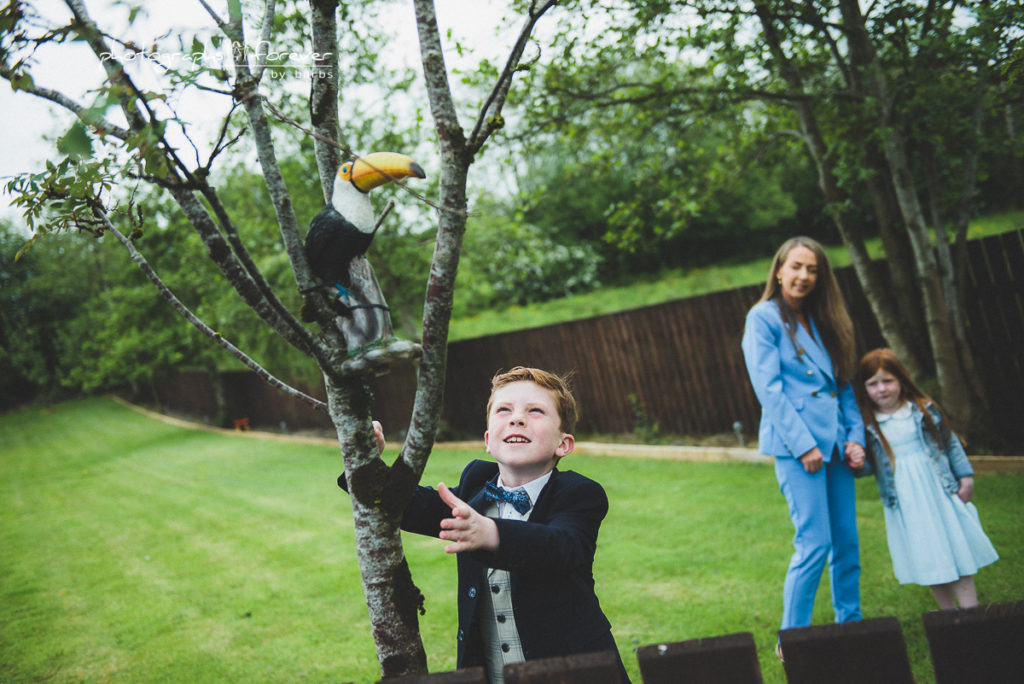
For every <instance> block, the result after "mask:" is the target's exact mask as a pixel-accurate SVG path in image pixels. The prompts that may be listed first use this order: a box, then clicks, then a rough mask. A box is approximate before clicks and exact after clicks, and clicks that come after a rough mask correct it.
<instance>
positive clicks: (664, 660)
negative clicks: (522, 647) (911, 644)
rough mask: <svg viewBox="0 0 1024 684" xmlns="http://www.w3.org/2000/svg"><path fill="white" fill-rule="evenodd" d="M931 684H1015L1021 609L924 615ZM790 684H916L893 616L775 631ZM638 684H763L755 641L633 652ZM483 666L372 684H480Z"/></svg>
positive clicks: (517, 677) (550, 677) (570, 671)
mask: <svg viewBox="0 0 1024 684" xmlns="http://www.w3.org/2000/svg"><path fill="white" fill-rule="evenodd" d="M921 620H922V622H923V623H924V631H925V634H926V635H927V638H928V646H929V654H930V655H931V663H932V669H933V671H934V673H935V682H936V684H1016V683H1017V682H1020V681H1021V672H1022V668H1024V602H1016V603H1001V604H993V605H981V606H976V607H973V608H966V609H963V610H936V611H931V612H928V613H925V614H924V615H922V616H921ZM779 640H780V643H781V648H782V653H783V654H784V656H785V663H784V669H785V673H786V681H787V682H788V684H820V683H821V682H829V683H830V684H875V683H876V682H885V683H886V684H914V676H913V673H912V671H911V666H910V658H909V657H908V655H907V645H906V640H905V639H904V638H903V628H902V627H901V625H900V623H899V621H898V620H897V619H896V618H894V617H880V618H871V619H867V620H855V621H852V622H845V623H843V624H829V625H814V626H811V627H798V628H795V629H787V630H783V631H781V632H779ZM636 657H637V661H638V665H639V666H640V677H641V681H642V682H643V684H688V683H691V682H692V683H693V684H762V682H763V681H764V677H763V676H762V672H761V666H760V663H759V662H758V659H757V648H756V644H755V643H754V636H753V634H751V633H750V632H740V633H736V634H726V635H722V636H714V637H706V638H703V639H691V640H688V641H677V642H668V643H660V644H650V645H646V646H640V647H639V648H637V649H636ZM618 668H619V664H618V658H617V657H616V656H615V654H614V653H611V652H602V653H589V654H576V655H571V656H562V657H556V658H546V659H541V660H532V661H529V660H528V661H526V662H522V663H515V664H511V665H506V666H505V667H504V668H503V671H502V674H503V675H504V679H505V681H506V682H509V684H513V683H515V684H620V682H621V678H620V675H619V669H618ZM486 682H487V677H486V676H485V675H484V670H483V668H482V667H471V668H466V669H463V670H455V671H451V672H438V673H435V674H429V675H412V676H407V677H394V678H391V679H383V680H380V681H379V682H378V683H377V684H486Z"/></svg>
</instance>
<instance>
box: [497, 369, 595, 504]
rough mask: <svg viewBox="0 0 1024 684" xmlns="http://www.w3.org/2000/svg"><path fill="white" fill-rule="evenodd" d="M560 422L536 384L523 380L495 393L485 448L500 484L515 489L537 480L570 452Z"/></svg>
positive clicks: (549, 398)
mask: <svg viewBox="0 0 1024 684" xmlns="http://www.w3.org/2000/svg"><path fill="white" fill-rule="evenodd" d="M561 422H562V420H561V417H560V416H559V415H558V408H557V407H556V406H555V400H554V397H553V396H552V395H551V392H549V391H548V390H546V389H544V388H543V387H541V386H540V385H538V384H537V383H534V382H529V381H525V380H524V381H521V382H512V383H509V384H507V385H505V386H503V387H499V388H498V389H497V390H495V392H494V396H493V397H492V400H491V412H490V415H488V417H487V432H485V433H484V444H485V445H487V453H489V454H491V456H493V457H494V460H495V461H497V462H498V469H499V470H500V471H501V480H502V482H503V483H505V484H506V485H508V486H511V487H517V486H519V485H521V484H524V483H526V482H529V481H531V480H536V479H537V478H538V477H540V476H542V475H544V474H545V473H547V472H548V471H549V470H551V469H552V468H554V467H555V463H557V462H558V459H559V458H561V457H562V456H565V455H566V454H568V453H569V452H570V451H572V448H573V446H574V445H575V440H574V439H573V436H572V435H569V434H566V433H564V432H562V429H561Z"/></svg>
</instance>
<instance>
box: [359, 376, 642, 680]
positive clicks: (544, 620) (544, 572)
mask: <svg viewBox="0 0 1024 684" xmlns="http://www.w3.org/2000/svg"><path fill="white" fill-rule="evenodd" d="M576 419H577V410H576V400H575V399H574V398H573V396H572V393H571V392H570V391H569V388H568V387H567V385H566V382H565V380H564V379H562V378H560V377H558V376H557V375H554V374H552V373H549V372H547V371H543V370H539V369H535V368H523V367H516V368H513V369H512V370H510V371H508V372H507V373H499V374H498V375H496V376H494V378H493V379H492V381H491V397H490V400H489V401H488V403H487V432H485V433H484V444H485V445H486V448H487V452H488V453H489V454H491V456H493V457H494V460H495V462H494V463H492V462H489V461H480V460H475V461H472V462H471V463H470V464H469V465H468V466H466V468H465V470H463V472H462V477H461V479H460V480H459V484H458V486H457V487H453V488H450V489H449V488H448V487H446V486H445V485H444V483H441V484H438V486H437V490H436V491H435V490H434V489H432V488H429V487H419V488H418V490H417V492H416V494H415V495H414V496H413V499H412V502H411V503H410V504H409V506H408V508H406V510H405V514H404V517H403V519H402V529H404V530H407V531H410V532H416V533H419V534H425V535H429V536H434V537H440V538H441V539H445V540H447V541H449V542H450V543H449V544H448V545H447V546H446V547H445V551H446V552H447V553H456V554H458V558H457V565H458V578H459V589H458V604H459V631H458V661H457V662H458V667H459V668H464V667H471V666H474V665H483V666H484V668H485V669H486V671H487V674H488V677H489V678H490V681H491V682H492V683H498V682H501V681H502V667H504V665H505V664H507V663H515V662H521V661H523V660H534V659H539V658H550V657H555V656H565V655H570V654H574V653H591V652H595V651H613V652H615V653H616V655H618V649H617V648H616V646H615V641H614V639H613V638H612V633H611V625H610V624H609V622H608V619H607V618H606V617H605V615H604V613H603V612H602V611H601V606H600V604H599V603H598V600H597V595H596V594H595V593H594V577H593V564H594V551H595V549H596V546H597V533H598V528H599V527H600V525H601V520H602V519H604V516H605V514H606V513H607V512H608V498H607V496H606V495H605V493H604V489H603V488H602V487H601V485H599V484H598V483H596V482H594V481H593V480H590V479H588V478H586V477H583V476H582V475H579V474H577V473H574V472H572V471H564V472H563V471H560V470H558V469H557V468H556V467H555V466H556V465H557V463H558V461H559V459H561V458H562V457H564V456H566V455H568V454H569V453H570V452H571V451H572V449H573V446H574V445H575V440H574V438H573V436H572V434H571V433H572V431H573V430H574V429H575V426H576ZM382 439H383V438H382V437H381V436H380V432H379V431H378V442H379V444H380V445H381V448H383V441H382ZM619 668H620V671H621V677H622V680H623V681H624V682H628V681H629V680H628V678H627V676H626V671H625V668H623V667H622V662H621V659H620V661H619Z"/></svg>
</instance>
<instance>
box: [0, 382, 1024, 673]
mask: <svg viewBox="0 0 1024 684" xmlns="http://www.w3.org/2000/svg"><path fill="white" fill-rule="evenodd" d="M0 444H2V447H0V681H26V680H30V681H39V680H49V681H56V682H68V681H76V682H78V681H87V682H133V683H135V682H229V681H231V682H233V681H246V682H281V681H287V682H299V681H306V682H360V683H361V682H374V681H376V679H377V676H378V669H377V663H376V656H375V652H374V647H373V643H372V640H371V638H370V635H369V625H368V619H367V614H366V605H365V601H364V598H363V594H362V588H361V585H360V581H359V571H358V568H357V564H356V558H355V542H354V537H353V532H352V521H351V512H350V508H349V503H348V498H347V496H346V495H345V494H344V493H342V492H341V491H340V490H338V489H337V487H336V486H335V483H334V480H335V478H336V476H337V474H338V472H339V468H340V457H339V455H338V453H337V449H336V448H334V447H329V446H308V445H302V444H295V443H283V442H277V441H271V440H263V439H252V438H248V437H244V436H236V435H231V434H228V435H223V434H213V433H209V432H203V431H197V430H188V429H183V428H179V427H174V426H171V425H166V424H164V423H161V422H158V421H154V420H152V419H149V418H147V417H144V416H141V415H138V414H136V413H134V412H132V411H130V410H128V409H125V408H123V407H120V406H118V405H117V404H115V403H114V402H112V401H109V400H106V399H88V400H81V401H76V402H70V403H66V404H60V405H57V406H54V407H51V408H45V409H32V410H28V411H24V412H20V413H14V414H9V415H5V416H0ZM473 456H474V454H473V453H472V452H467V451H440V450H439V451H438V452H436V453H435V454H434V456H433V457H432V459H431V461H430V465H429V466H428V469H427V473H426V476H425V482H426V483H429V484H436V483H437V482H438V481H439V480H444V481H446V482H453V481H455V480H457V478H458V475H459V473H460V472H461V469H462V466H463V465H464V464H465V462H466V460H467V459H468V458H471V457H473ZM564 465H565V467H566V468H570V469H573V470H577V471H579V472H582V473H584V474H586V475H588V476H590V477H593V478H595V479H597V480H598V481H600V482H601V483H603V484H604V485H605V488H606V489H607V491H608V495H609V498H610V501H611V511H610V513H609V515H608V518H607V519H606V521H605V523H604V525H603V527H602V531H601V538H600V542H599V547H598V553H597V561H596V567H595V574H596V578H597V584H598V594H599V596H600V597H601V601H602V605H603V607H604V609H605V612H606V613H607V614H608V616H609V618H610V619H611V621H612V624H613V626H614V631H615V636H616V639H617V641H618V643H619V646H620V648H621V650H622V655H623V658H624V660H625V662H626V665H627V668H628V669H629V671H630V675H631V676H632V677H633V680H634V681H635V682H639V681H640V675H639V670H638V668H637V665H636V657H635V655H634V653H633V649H634V648H636V647H637V646H641V645H647V644H651V643H659V642H665V641H676V640H683V639H690V638H697V637H707V636H715V635H721V634H728V633H733V632H741V631H750V632H753V634H754V638H755V641H756V642H757V645H758V649H759V655H760V658H761V667H762V671H763V674H764V678H765V681H766V682H768V683H773V682H783V681H785V677H784V675H783V671H782V667H781V666H780V665H779V664H778V663H777V662H776V661H775V659H774V656H773V655H772V646H773V643H774V633H775V629H776V628H777V623H778V620H779V616H780V613H781V608H782V607H781V594H782V579H783V575H784V573H785V568H786V564H787V562H788V557H789V554H790V548H791V547H790V537H791V535H792V532H791V527H790V524H789V520H788V517H787V514H786V510H785V504H784V503H783V500H782V497H781V495H780V494H779V493H778V491H777V487H776V484H775V480H774V475H773V472H772V469H771V468H770V467H767V466H764V465H755V464H707V463H675V462H666V461H635V460H626V459H617V458H594V457H590V458H585V457H583V456H570V457H569V458H568V459H567V460H566V462H565V464H564ZM858 487H859V491H858V494H859V495H860V499H859V504H858V513H859V515H860V529H861V543H862V558H861V561H862V565H863V575H862V583H861V586H862V593H863V607H864V612H865V615H866V616H867V617H880V616H888V615H891V616H896V617H897V618H899V620H900V623H901V625H902V627H903V631H904V635H905V637H906V640H907V643H908V648H909V651H910V657H911V661H912V664H913V667H914V673H915V676H916V677H917V680H918V682H929V681H933V676H932V672H931V665H930V661H929V657H928V651H927V644H926V641H925V638H924V634H923V629H922V626H921V614H922V613H924V612H925V611H928V610H932V609H933V608H934V604H933V600H932V598H931V594H930V592H929V591H928V590H927V589H926V588H923V587H900V586H899V585H897V584H896V582H895V580H894V579H893V578H892V574H891V568H890V565H889V558H888V551H887V549H886V545H885V533H884V525H883V522H882V510H881V504H880V503H879V502H878V496H877V493H876V490H875V488H874V483H873V482H872V481H863V482H860V483H859V484H858ZM975 501H976V502H977V504H978V508H979V510H980V512H981V516H982V520H983V522H984V524H985V527H986V530H987V531H988V533H989V535H990V537H991V538H992V541H993V543H994V544H995V546H996V548H997V549H998V550H999V552H1000V555H1001V556H1002V558H1001V560H1000V561H999V562H997V563H996V564H995V565H993V566H990V567H988V568H985V569H983V570H982V571H981V572H980V573H979V575H978V578H977V583H978V588H979V593H980V598H981V600H982V601H983V602H986V603H995V602H1004V601H1014V600H1021V599H1024V579H1022V578H1024V575H1022V572H1021V570H1022V567H1024V535H1022V534H1021V533H1022V523H1021V501H1024V475H983V476H979V477H978V479H977V488H976V498H975ZM405 548H406V553H407V555H408V557H409V563H410V566H411V568H412V571H413V576H414V578H415V580H416V582H417V584H418V585H419V587H420V588H421V589H422V591H423V593H424V594H425V595H426V598H427V602H426V608H427V613H426V615H425V616H424V617H423V618H422V622H421V627H422V632H423V639H424V643H425V646H426V649H427V653H428V657H429V663H430V669H431V670H432V671H443V670H448V669H452V668H454V664H455V663H454V659H455V637H454V632H455V624H456V621H455V596H454V592H455V562H454V558H453V557H449V556H447V555H446V554H445V553H444V552H443V551H442V543H441V542H440V541H438V540H434V539H428V538H424V537H415V536H408V537H407V538H406V543H405ZM828 605H829V601H828V585H827V580H826V581H825V582H823V584H822V588H821V593H820V595H819V600H818V607H817V610H816V613H815V622H821V623H824V622H828V621H830V619H831V616H830V612H831V611H830V609H829V608H828Z"/></svg>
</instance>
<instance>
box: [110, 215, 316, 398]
mask: <svg viewBox="0 0 1024 684" xmlns="http://www.w3.org/2000/svg"><path fill="white" fill-rule="evenodd" d="M92 209H93V213H94V214H95V215H96V217H97V218H98V219H100V220H101V221H102V222H103V225H104V227H105V228H106V230H107V231H109V232H110V233H112V234H113V235H114V236H115V237H116V238H117V239H118V240H119V241H120V242H121V244H122V245H124V248H125V249H127V250H128V253H129V254H130V255H131V258H132V261H134V262H135V264H136V266H138V267H139V269H140V270H141V271H142V272H143V273H144V274H145V275H146V277H147V278H149V280H150V281H151V282H152V283H153V284H154V285H156V288H157V290H159V291H160V295H161V296H162V297H163V298H164V299H166V300H167V301H168V302H170V303H171V306H173V307H174V309H175V310H176V311H177V312H178V313H179V314H181V316H182V317H183V318H184V319H185V320H187V321H188V322H189V323H191V324H192V325H193V326H194V327H195V328H196V329H197V330H199V331H200V332H201V333H202V334H203V335H206V336H207V337H209V338H210V339H211V340H213V341H214V342H216V343H217V344H218V345H220V346H221V347H223V348H224V349H226V350H227V351H228V353H230V354H231V355H232V356H234V357H235V358H236V359H238V360H239V361H241V362H242V363H244V364H245V365H246V366H248V367H249V368H250V369H252V370H253V371H254V372H255V373H256V375H258V376H259V377H260V378H262V379H263V380H265V381H266V382H267V383H268V384H270V385H271V386H273V387H276V388H277V389H279V390H281V391H282V392H284V393H285V394H287V395H289V396H291V397H294V398H295V399H298V400H300V401H303V402H305V403H306V404H309V405H310V406H312V407H313V408H314V409H316V410H318V411H326V410H327V405H326V404H325V403H324V402H322V401H320V400H319V399H316V398H314V397H311V396H309V395H308V394H305V393H303V392H300V391H299V390H297V389H295V388H294V387H291V386H290V385H287V384H285V383H284V382H282V381H281V380H279V379H277V378H276V377H274V376H273V375H271V374H270V372H269V371H267V370H266V369H265V368H263V367H262V366H260V365H259V364H258V363H256V361H254V360H253V359H252V358H251V357H249V356H248V355H247V354H246V353H245V352H243V351H242V350H241V349H239V348H238V347H236V346H235V345H233V344H231V343H230V342H228V341H227V340H226V339H224V337H223V336H221V334H220V333H219V332H217V331H216V330H213V329H212V328H211V327H210V326H208V325H206V324H205V323H203V322H202V321H201V320H200V319H199V318H198V317H197V316H196V315H195V314H193V313H192V312H191V311H190V310H189V309H188V307H186V306H185V305H184V304H183V303H182V301H181V300H180V299H178V298H177V297H176V296H175V294H174V293H173V292H172V291H171V289H170V288H169V287H167V285H166V284H165V283H164V282H163V280H161V279H160V276H159V275H157V273H156V271H154V270H153V268H152V267H151V266H150V265H149V262H147V261H146V259H145V257H143V256H142V254H141V253H140V252H139V251H138V250H137V249H135V245H134V244H132V242H131V240H129V239H128V238H127V237H125V236H124V234H123V233H121V232H120V231H119V230H118V229H117V228H115V227H114V224H113V223H111V221H110V217H109V216H108V215H107V213H106V211H105V210H104V209H103V208H102V207H100V206H98V205H94V206H93V208H92Z"/></svg>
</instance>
